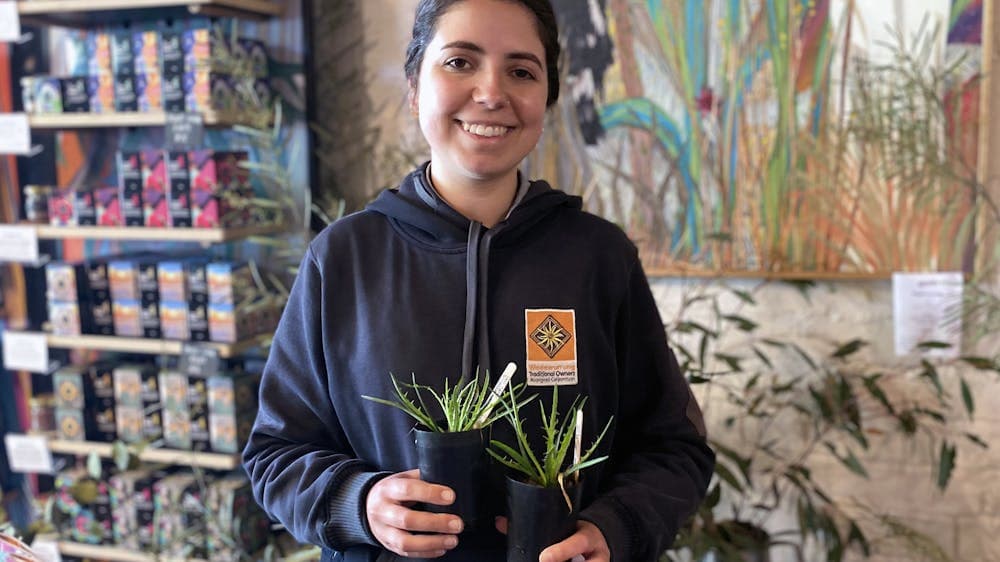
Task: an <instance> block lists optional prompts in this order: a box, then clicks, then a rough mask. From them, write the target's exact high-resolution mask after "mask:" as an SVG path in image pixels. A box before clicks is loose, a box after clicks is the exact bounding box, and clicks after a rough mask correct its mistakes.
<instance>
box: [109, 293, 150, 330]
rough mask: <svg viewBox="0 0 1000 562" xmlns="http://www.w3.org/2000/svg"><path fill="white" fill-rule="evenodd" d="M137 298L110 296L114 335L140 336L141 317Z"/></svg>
mask: <svg viewBox="0 0 1000 562" xmlns="http://www.w3.org/2000/svg"><path fill="white" fill-rule="evenodd" d="M140 308H141V307H140V303H139V301H138V300H126V299H118V298H115V297H112V300H111V313H112V316H113V317H114V325H115V335H118V336H122V337H129V338H141V337H142V333H143V332H142V318H141V315H140V314H141V313H140Z"/></svg>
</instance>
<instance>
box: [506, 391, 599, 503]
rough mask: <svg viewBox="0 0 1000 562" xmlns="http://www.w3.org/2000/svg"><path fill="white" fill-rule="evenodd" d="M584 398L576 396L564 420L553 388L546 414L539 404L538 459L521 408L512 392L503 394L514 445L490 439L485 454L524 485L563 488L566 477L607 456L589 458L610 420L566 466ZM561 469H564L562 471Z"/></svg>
mask: <svg viewBox="0 0 1000 562" xmlns="http://www.w3.org/2000/svg"><path fill="white" fill-rule="evenodd" d="M586 401H587V399H586V398H581V397H579V396H577V397H576V398H575V399H574V400H573V403H572V404H571V405H570V408H569V410H568V413H567V415H566V417H565V418H562V419H560V417H559V392H558V389H556V390H555V391H554V392H553V393H552V403H551V405H550V406H549V409H548V411H546V409H545V406H544V405H543V404H541V403H539V405H538V406H539V410H540V413H541V418H542V451H541V455H540V456H539V455H538V454H536V452H535V450H534V449H533V448H532V446H531V440H530V438H529V436H528V434H527V432H526V431H525V430H524V424H523V421H524V419H523V418H522V417H521V410H520V408H521V406H522V405H523V404H518V403H517V402H516V401H515V400H514V399H513V397H512V393H507V406H508V407H507V409H506V413H505V415H506V418H507V420H508V421H509V422H510V424H511V426H512V427H513V429H514V439H515V441H514V445H508V444H506V443H503V442H500V441H497V440H492V441H490V447H491V448H490V449H487V452H488V453H489V454H490V455H491V456H492V457H493V458H494V459H496V460H497V461H499V462H500V463H501V464H503V465H504V466H506V467H507V468H510V469H512V470H514V471H516V472H518V473H519V474H521V475H522V476H524V478H525V479H526V481H527V482H528V483H531V484H535V485H538V486H543V487H556V486H559V487H563V486H564V485H565V484H564V481H565V479H566V478H567V477H569V476H573V475H577V476H576V477H577V479H579V472H580V471H581V470H583V469H584V468H587V467H589V466H593V465H595V464H597V463H600V462H603V461H605V460H607V457H597V458H591V457H592V456H593V454H594V451H595V450H596V449H597V446H598V445H599V444H600V442H601V440H602V439H603V438H604V435H605V434H606V433H607V431H608V428H609V427H611V420H608V423H607V424H605V426H604V429H603V430H602V431H601V433H600V435H598V436H597V438H596V439H595V440H594V442H593V443H592V444H591V445H590V448H589V449H587V450H586V451H584V452H582V454H581V456H580V458H579V460H575V459H574V462H573V463H572V464H570V465H569V466H566V464H567V462H566V456H567V454H568V453H569V450H570V448H571V447H572V446H573V444H574V438H575V436H576V431H575V430H576V423H577V422H576V420H577V418H578V417H579V416H580V415H581V411H582V410H583V405H584V404H585V403H586ZM564 467H565V468H564Z"/></svg>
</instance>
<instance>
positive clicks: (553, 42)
mask: <svg viewBox="0 0 1000 562" xmlns="http://www.w3.org/2000/svg"><path fill="white" fill-rule="evenodd" d="M463 1H464V0H420V4H418V5H417V13H416V17H415V18H414V20H413V38H412V39H410V45H409V46H408V47H407V48H406V63H405V64H404V65H403V69H404V70H405V71H406V79H407V80H408V81H409V82H410V84H412V85H416V83H417V76H418V75H419V74H420V65H421V64H422V63H423V62H424V52H426V51H427V44H428V43H430V42H431V39H433V38H434V33H435V31H436V28H437V22H438V20H439V19H441V16H443V15H444V14H445V12H447V11H448V9H450V8H451V6H452V5H453V4H458V3H459V2H463ZM505 1H508V2H513V3H516V4H520V5H522V6H524V7H525V8H527V9H528V10H530V11H531V13H532V14H534V15H535V23H536V24H537V25H536V26H535V27H536V29H537V31H538V37H539V38H540V39H541V40H542V46H543V47H545V67H546V73H547V74H548V85H549V96H548V99H547V100H546V101H545V105H546V106H547V107H548V106H551V105H552V104H554V103H556V101H557V100H558V99H559V26H558V25H557V24H556V14H555V12H554V11H553V10H552V4H550V3H549V0H505Z"/></svg>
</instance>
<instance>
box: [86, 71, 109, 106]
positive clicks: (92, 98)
mask: <svg viewBox="0 0 1000 562" xmlns="http://www.w3.org/2000/svg"><path fill="white" fill-rule="evenodd" d="M87 95H88V96H89V104H90V112H91V113H112V112H114V111H115V79H114V76H113V75H112V74H111V73H110V72H109V73H107V74H92V75H90V76H88V77H87Z"/></svg>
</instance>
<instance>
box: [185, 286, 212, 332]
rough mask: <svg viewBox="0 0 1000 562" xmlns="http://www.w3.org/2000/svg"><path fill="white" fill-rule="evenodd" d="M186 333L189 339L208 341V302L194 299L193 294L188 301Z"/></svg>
mask: <svg viewBox="0 0 1000 562" xmlns="http://www.w3.org/2000/svg"><path fill="white" fill-rule="evenodd" d="M188 333H189V334H190V340H191V341H194V342H200V341H210V340H209V322H208V303H207V302H199V301H196V300H195V299H194V296H193V295H192V297H191V300H189V301H188Z"/></svg>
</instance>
